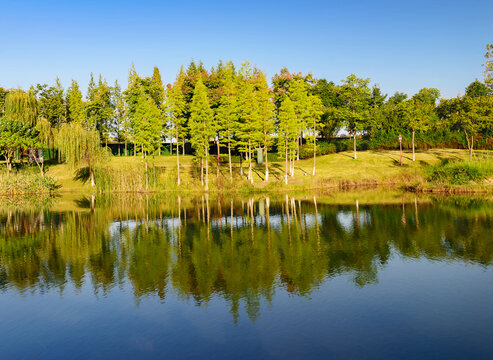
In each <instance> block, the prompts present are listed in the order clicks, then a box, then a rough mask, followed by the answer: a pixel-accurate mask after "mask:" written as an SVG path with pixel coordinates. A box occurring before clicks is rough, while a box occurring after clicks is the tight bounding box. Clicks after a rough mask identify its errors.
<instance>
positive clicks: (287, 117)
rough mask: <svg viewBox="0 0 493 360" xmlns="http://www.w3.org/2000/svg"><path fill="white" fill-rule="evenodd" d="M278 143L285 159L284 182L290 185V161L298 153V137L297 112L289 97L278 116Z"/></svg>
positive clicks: (280, 152)
mask: <svg viewBox="0 0 493 360" xmlns="http://www.w3.org/2000/svg"><path fill="white" fill-rule="evenodd" d="M278 122H279V124H278V138H277V139H278V143H277V149H278V152H279V154H280V155H281V156H282V157H284V161H285V165H286V166H285V174H284V182H285V184H286V185H287V184H288V161H289V160H291V159H293V155H294V154H295V151H296V138H297V135H298V128H297V117H296V110H295V107H294V104H293V102H292V101H291V99H290V98H289V97H285V98H284V101H283V102H282V103H281V106H280V108H279V115H278Z"/></svg>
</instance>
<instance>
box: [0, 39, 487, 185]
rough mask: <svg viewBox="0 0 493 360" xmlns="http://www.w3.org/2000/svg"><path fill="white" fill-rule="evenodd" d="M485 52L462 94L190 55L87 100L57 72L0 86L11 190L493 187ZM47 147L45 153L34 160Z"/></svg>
mask: <svg viewBox="0 0 493 360" xmlns="http://www.w3.org/2000/svg"><path fill="white" fill-rule="evenodd" d="M485 58H486V60H485V77H484V82H481V81H478V80H475V81H474V82H472V83H471V84H470V85H469V86H468V87H467V88H466V89H465V95H464V96H457V97H456V98H451V99H443V98H440V91H439V90H438V89H434V88H423V89H421V90H420V91H419V92H418V93H416V94H415V95H413V96H411V97H410V98H408V95H407V94H404V93H400V92H396V93H395V94H394V95H392V96H388V95H385V94H383V93H382V91H381V90H380V88H379V86H378V85H377V84H371V81H370V79H365V78H359V77H357V76H356V75H354V74H351V75H349V76H348V77H347V78H346V79H344V80H342V81H341V83H340V84H335V83H334V82H331V81H327V80H326V79H316V78H315V77H314V76H313V75H312V74H301V73H291V72H289V71H288V70H287V69H285V68H284V69H282V70H281V71H280V72H279V73H278V74H276V75H274V77H273V78H272V82H271V83H272V84H271V86H269V84H268V81H267V78H266V75H265V74H264V73H263V72H262V71H261V70H260V69H258V68H256V67H254V66H252V65H251V64H250V63H248V62H245V63H243V64H241V66H240V67H239V68H237V67H236V66H235V64H233V63H232V62H222V61H220V62H219V63H218V64H217V66H215V67H213V68H212V69H211V70H209V71H208V70H206V69H205V68H204V66H203V65H202V63H200V62H199V63H197V62H194V61H192V62H191V63H190V64H189V65H188V67H187V68H186V70H185V68H184V67H182V68H181V69H180V71H179V73H178V75H177V77H176V80H175V82H174V83H172V84H168V85H167V86H164V84H163V81H162V79H161V75H160V72H159V69H158V68H157V67H155V68H154V71H153V74H152V76H149V77H145V76H141V75H139V74H138V73H137V72H136V70H135V68H134V67H133V66H132V67H131V69H130V71H129V77H128V86H127V88H126V89H125V90H123V89H122V88H121V86H120V85H119V84H118V82H115V84H114V86H110V85H109V84H108V82H107V81H106V80H105V79H104V78H103V77H102V76H101V75H100V76H99V78H98V79H97V81H96V80H95V79H94V77H93V76H92V74H91V81H90V83H89V87H88V91H87V95H86V96H85V97H83V95H82V92H81V90H80V88H79V85H78V83H77V82H76V81H75V80H73V81H72V84H71V86H70V87H69V88H68V89H67V90H64V89H63V87H62V86H61V83H60V81H59V80H58V79H57V81H56V84H55V85H54V86H49V85H46V84H37V85H36V86H32V87H31V88H30V89H29V90H28V91H23V90H20V89H10V90H5V89H3V88H0V153H1V155H3V157H4V159H5V170H4V173H2V174H0V193H4V194H5V193H9V194H16V193H26V192H33V193H37V192H52V191H53V190H54V189H55V188H56V187H57V186H61V187H62V189H65V190H68V191H73V190H75V189H78V188H84V186H83V185H82V184H84V183H87V184H89V185H88V186H90V187H92V188H95V189H97V190H99V191H162V190H180V191H190V190H192V191H206V192H207V191H209V190H212V191H225V190H230V191H238V190H239V189H244V190H246V191H251V190H258V189H262V190H277V189H280V188H282V189H290V188H305V189H306V188H319V187H327V186H329V187H331V186H341V184H342V185H344V184H346V185H348V186H349V185H358V184H365V183H373V184H381V183H393V184H398V185H414V188H416V185H419V187H422V186H429V185H437V186H441V185H478V184H484V183H486V184H487V183H488V181H489V178H490V177H491V176H493V166H492V161H491V155H490V153H489V151H488V150H492V149H493V140H492V139H493V93H492V92H493V66H492V62H493V48H492V46H491V45H488V46H487V52H486V55H485ZM341 134H342V135H343V136H341ZM399 138H401V139H402V146H403V148H404V151H405V155H404V162H403V164H402V165H401V164H400V162H401V161H400V158H399V157H400V156H399V153H398V151H396V149H398V148H399V145H400V144H399V142H400V141H399ZM39 148H41V149H43V150H44V152H45V156H44V159H42V158H39V157H37V156H31V155H30V154H31V153H30V151H33V150H34V149H39ZM437 148H442V149H446V150H436V149H437ZM428 149H434V150H429V151H425V150H428ZM460 149H467V152H468V155H466V154H465V152H464V150H460ZM475 150H480V151H479V153H478V154H477V156H474V151H475ZM25 157H28V158H29V159H30V163H31V165H32V167H35V168H37V169H38V170H39V174H40V175H39V176H36V175H34V171H33V170H32V168H27V166H26V164H27V162H26V161H25V160H24V158H25ZM351 158H352V159H351ZM466 158H467V159H466ZM45 166H46V168H45ZM46 170H48V174H47V176H45V172H46ZM12 173H15V176H14V175H13V174H12ZM55 181H57V182H58V183H57V184H58V185H56V184H55ZM75 181H77V182H76V183H75ZM30 184H31V185H30Z"/></svg>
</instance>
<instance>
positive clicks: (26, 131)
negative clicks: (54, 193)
mask: <svg viewBox="0 0 493 360" xmlns="http://www.w3.org/2000/svg"><path fill="white" fill-rule="evenodd" d="M37 146H38V131H37V130H36V128H33V127H32V126H31V125H30V124H27V123H25V122H23V121H21V120H12V119H10V118H7V117H5V118H3V119H0V154H2V155H3V156H4V158H5V162H6V165H7V172H8V173H10V171H11V170H12V160H13V157H14V154H15V152H16V151H17V150H19V149H20V150H23V149H30V148H34V147H37ZM41 173H43V172H42V169H41Z"/></svg>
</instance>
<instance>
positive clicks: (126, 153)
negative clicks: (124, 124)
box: [125, 139, 128, 156]
mask: <svg viewBox="0 0 493 360" xmlns="http://www.w3.org/2000/svg"><path fill="white" fill-rule="evenodd" d="M127 155H128V152H127V140H126V139H125V156H127Z"/></svg>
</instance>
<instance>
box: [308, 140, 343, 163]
mask: <svg viewBox="0 0 493 360" xmlns="http://www.w3.org/2000/svg"><path fill="white" fill-rule="evenodd" d="M335 152H336V146H335V144H333V143H329V142H326V141H320V142H317V156H320V155H327V154H333V153H335ZM311 157H313V143H312V144H305V145H303V146H302V147H301V148H300V159H308V158H311Z"/></svg>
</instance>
